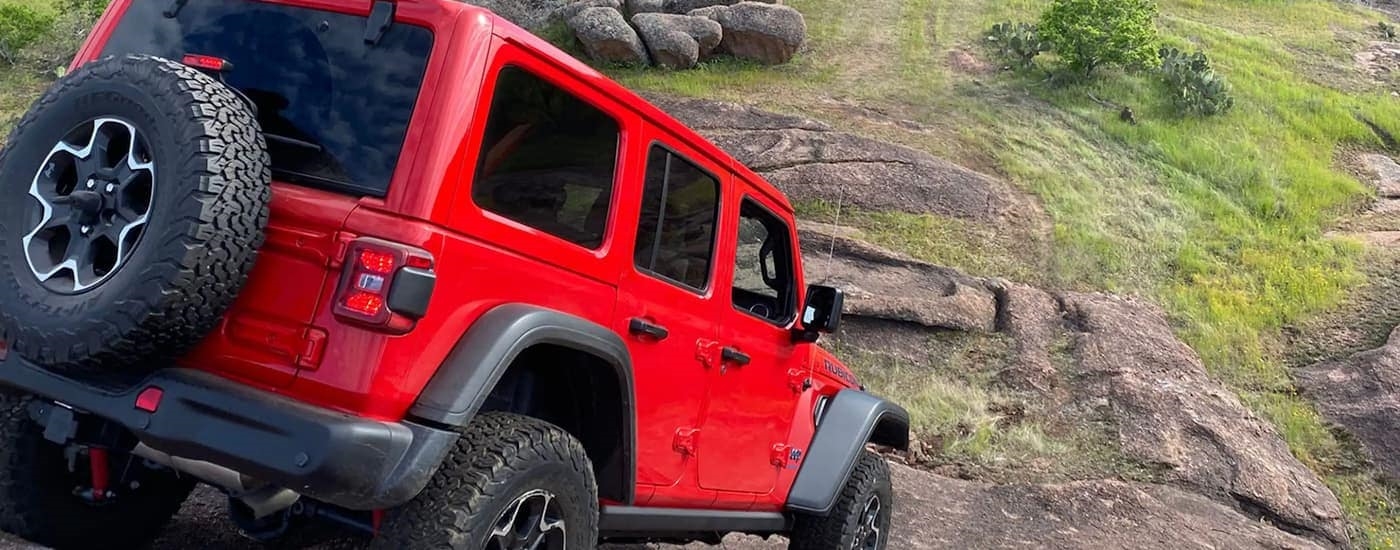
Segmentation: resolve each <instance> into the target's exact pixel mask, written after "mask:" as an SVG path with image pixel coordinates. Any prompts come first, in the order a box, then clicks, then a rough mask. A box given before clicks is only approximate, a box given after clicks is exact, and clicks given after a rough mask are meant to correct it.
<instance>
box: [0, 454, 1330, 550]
mask: <svg viewBox="0 0 1400 550" xmlns="http://www.w3.org/2000/svg"><path fill="white" fill-rule="evenodd" d="M891 473H892V474H893V478H894V479H893V481H894V489H895V496H896V498H897V499H898V500H897V502H898V505H897V506H896V507H895V516H894V521H893V524H894V528H893V529H892V533H891V535H890V537H891V538H890V542H889V548H890V549H891V550H893V549H899V550H924V549H928V550H932V549H937V548H1053V549H1085V550H1088V549H1098V548H1134V549H1162V550H1181V549H1184V548H1192V549H1194V548H1230V549H1250V548H1259V549H1270V550H1314V549H1319V548H1322V547H1320V546H1318V545H1317V544H1316V543H1314V542H1312V541H1309V540H1306V539H1303V538H1300V537H1297V536H1294V535H1290V534H1287V533H1284V532H1282V531H1279V530H1276V529H1273V528H1272V527H1270V526H1269V525H1268V524H1265V523H1260V522H1257V521H1253V520H1251V519H1250V518H1248V517H1246V516H1244V515H1241V514H1240V513H1238V512H1236V511H1234V510H1231V509H1229V508H1227V507H1225V506H1222V505H1220V504H1218V503H1215V502H1212V501H1210V500H1209V499H1206V498H1204V497H1201V496H1198V495H1193V494H1190V493H1186V492H1183V491H1181V490H1179V489H1175V488H1172V487H1165V486H1158V485H1147V484H1141V483H1124V482H1119V481H1084V482H1077V483H1067V484H1058V485H991V484H986V483H978V482H973V481H962V480H956V479H951V478H947V477H943V476H939V475H935V474H930V473H926V472H921V471H918V470H914V469H912V468H909V467H906V466H902V465H899V464H892V465H891ZM304 538H305V539H306V541H305V542H304V543H296V542H294V543H292V544H289V545H286V546H285V547H286V548H315V549H319V550H329V549H339V548H346V549H349V548H362V547H363V546H364V544H363V542H362V541H361V540H358V539H352V538H333V537H316V536H307V537H304ZM249 547H250V543H249V541H247V540H246V539H243V538H242V537H240V536H239V535H238V533H237V531H236V530H235V529H234V528H233V526H232V525H231V524H230V523H229V522H228V521H227V518H226V512H225V509H224V504H223V497H222V495H220V494H219V493H217V492H215V491H214V490H212V489H209V488H207V487H202V488H201V489H200V490H198V491H196V492H195V494H194V496H193V497H191V499H190V501H189V502H188V503H186V504H185V507H184V508H183V509H182V510H181V511H180V514H179V515H178V516H176V517H175V519H174V520H173V521H172V522H171V523H170V526H169V527H168V528H167V529H166V532H165V534H164V535H163V536H161V537H160V539H159V540H157V541H156V542H155V544H152V545H151V547H150V548H151V549H152V550H176V549H184V548H201V549H205V550H235V549H243V548H249ZM0 548H3V549H7V550H38V548H39V547H37V546H34V545H31V544H28V543H25V542H23V541H18V540H14V539H0ZM604 548H605V549H606V550H634V549H644V548H667V549H673V548H694V549H696V550H701V549H708V548H715V547H713V546H706V545H702V544H694V545H690V546H685V547H677V546H671V545H655V546H652V545H612V546H605V547H604ZM724 548H726V549H729V550H767V549H772V550H779V549H783V548H787V542H786V541H785V540H783V539H782V538H781V537H774V538H772V539H771V540H766V541H765V540H763V539H760V538H758V537H746V536H738V535H735V536H731V537H729V538H727V539H726V540H725V544H724Z"/></svg>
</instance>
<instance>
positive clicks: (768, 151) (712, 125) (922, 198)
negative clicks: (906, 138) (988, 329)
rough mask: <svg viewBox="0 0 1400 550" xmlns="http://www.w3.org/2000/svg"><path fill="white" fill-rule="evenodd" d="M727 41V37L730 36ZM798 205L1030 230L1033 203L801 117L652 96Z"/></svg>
mask: <svg viewBox="0 0 1400 550" xmlns="http://www.w3.org/2000/svg"><path fill="white" fill-rule="evenodd" d="M726 36H728V35H727V34H726ZM647 99H649V100H651V101H652V103H655V104H656V105H658V106H660V107H661V108H662V109H663V110H665V111H667V112H668V113H670V114H671V115H672V116H675V117H676V118H678V119H680V120H681V122H684V123H685V124H686V125H688V126H690V127H691V128H694V129H696V130H697V131H699V132H700V133H701V134H704V135H705V137H707V138H709V139H710V140H711V141H714V142H715V143H716V144H718V145H719V146H720V148H722V149H724V150H726V151H727V152H729V154H731V155H734V157H735V158H737V159H739V161H740V162H742V163H744V164H745V165H747V166H748V167H749V168H751V169H753V170H754V171H756V172H758V173H759V174H760V175H762V176H763V177H764V178H765V179H767V180H768V181H770V182H772V183H773V184H774V185H777V186H778V188H779V189H782V191H783V192H784V193H787V194H788V196H789V197H791V198H792V199H793V200H795V201H812V200H819V201H825V202H828V203H830V204H836V203H838V202H839V203H841V204H843V205H847V206H854V207H857V208H861V209H865V210H898V211H902V212H910V213H916V214H924V213H933V214H938V215H941V216H948V217H952V218H959V219H964V220H972V221H978V222H990V223H997V224H999V225H1002V226H1006V225H1011V226H1015V227H1028V226H1033V225H1037V224H1039V223H1040V222H1039V220H1040V219H1042V218H1043V214H1041V212H1040V207H1039V205H1038V204H1037V203H1036V201H1035V199H1033V198H1031V197H1029V196H1027V195H1026V194H1024V193H1022V192H1021V191H1019V190H1017V189H1016V188H1014V187H1012V186H1011V185H1008V184H1007V183H1006V182H1003V181H1001V180H998V179H996V178H992V177H990V176H987V175H984V174H980V173H977V172H974V171H972V170H968V169H966V168H963V167H961V166H958V165H956V164H953V163H951V162H948V161H946V160H943V159H940V158H937V157H934V156H933V155H930V154H928V153H926V152H923V151H917V150H914V149H911V148H908V147H904V146H901V145H895V144H892V143H888V142H884V141H878V140H874V139H869V138H865V137H861V136H857V135H854V134H848V133H845V132H837V131H834V130H833V129H832V128H831V127H830V126H828V125H826V124H824V123H821V122H818V121H815V120H811V119H807V118H803V117H798V116H791V115H782V114H777V113H771V112H767V111H763V110H761V109H756V108H752V107H745V106H740V105H734V104H732V103H724V102H716V101H709V100H703V99H676V98H670V97H663V96H656V95H653V96H649V97H648V98H647Z"/></svg>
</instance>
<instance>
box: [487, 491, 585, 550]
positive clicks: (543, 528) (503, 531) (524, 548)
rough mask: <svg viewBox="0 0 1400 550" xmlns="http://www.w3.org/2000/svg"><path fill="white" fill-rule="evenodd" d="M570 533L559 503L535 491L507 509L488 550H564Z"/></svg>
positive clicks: (550, 496) (543, 492)
mask: <svg viewBox="0 0 1400 550" xmlns="http://www.w3.org/2000/svg"><path fill="white" fill-rule="evenodd" d="M566 535H567V531H566V529H565V525H564V514H563V512H562V509H561V507H560V506H559V500H558V499H557V498H555V497H554V494H553V493H550V492H549V491H545V490H534V491H530V492H528V493H525V494H523V495H520V496H519V497H518V498H516V499H515V500H514V501H513V502H511V503H510V505H509V506H506V509H505V511H504V512H502V513H501V517H500V518H498V519H497V520H496V523H495V524H494V525H493V528H492V530H491V537H490V538H489V539H487V541H486V549H487V550H564V547H565V545H564V542H565V539H566V538H567V537H566Z"/></svg>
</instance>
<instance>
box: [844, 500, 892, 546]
mask: <svg viewBox="0 0 1400 550" xmlns="http://www.w3.org/2000/svg"><path fill="white" fill-rule="evenodd" d="M881 508H882V506H881V504H880V495H871V496H870V500H867V501H865V508H863V509H862V510H861V512H860V518H859V519H858V520H857V521H858V523H857V524H856V536H855V537H854V538H852V539H851V550H877V549H879V548H880V537H882V536H884V531H883V530H882V529H881V525H880V511H881Z"/></svg>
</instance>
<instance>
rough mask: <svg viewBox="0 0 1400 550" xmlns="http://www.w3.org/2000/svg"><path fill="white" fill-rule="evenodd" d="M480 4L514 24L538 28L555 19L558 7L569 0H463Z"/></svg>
mask: <svg viewBox="0 0 1400 550" xmlns="http://www.w3.org/2000/svg"><path fill="white" fill-rule="evenodd" d="M465 1H466V3H468V4H472V5H476V6H481V7H483V8H486V9H488V10H491V11H493V12H496V15H499V16H501V17H504V18H506V19H507V20H509V21H510V22H512V23H515V24H516V25H520V26H521V27H525V28H527V29H530V30H532V31H533V30H539V29H542V28H544V27H545V26H548V25H549V24H550V23H552V22H554V21H556V20H557V17H558V12H559V10H560V8H563V7H564V5H565V4H566V3H567V2H568V1H569V0H465Z"/></svg>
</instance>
